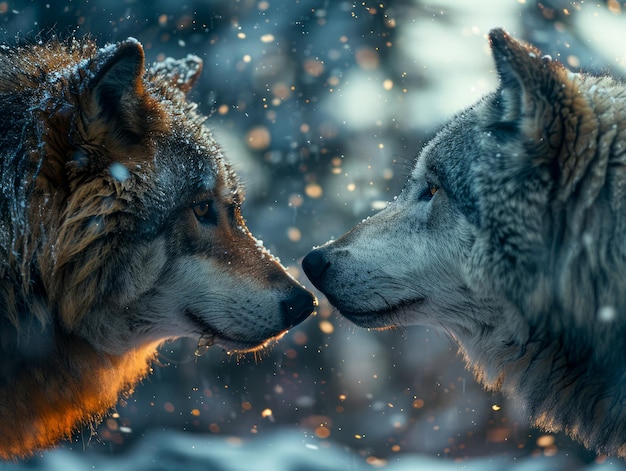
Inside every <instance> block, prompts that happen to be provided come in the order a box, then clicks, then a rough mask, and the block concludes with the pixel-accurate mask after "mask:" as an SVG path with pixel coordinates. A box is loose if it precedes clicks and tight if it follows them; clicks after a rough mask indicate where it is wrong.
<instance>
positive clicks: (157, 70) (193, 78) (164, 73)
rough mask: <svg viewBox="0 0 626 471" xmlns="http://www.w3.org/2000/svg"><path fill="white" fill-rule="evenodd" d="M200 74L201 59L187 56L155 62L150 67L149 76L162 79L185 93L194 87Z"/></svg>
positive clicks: (191, 55) (190, 55)
mask: <svg viewBox="0 0 626 471" xmlns="http://www.w3.org/2000/svg"><path fill="white" fill-rule="evenodd" d="M201 72H202V59H200V58H199V57H198V56H194V55H193V54H188V55H187V57H185V58H184V59H179V60H177V59H172V58H171V57H167V58H166V59H165V60H162V61H160V62H155V63H154V64H152V66H151V67H150V75H152V76H154V77H162V78H164V79H165V80H166V81H167V82H169V83H170V84H171V85H173V86H175V87H176V88H178V89H179V90H180V91H182V92H184V93H187V92H188V91H189V90H191V88H192V87H193V86H194V85H195V83H196V82H197V80H198V78H199V77H200V73H201Z"/></svg>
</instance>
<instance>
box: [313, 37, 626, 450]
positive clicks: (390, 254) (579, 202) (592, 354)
mask: <svg viewBox="0 0 626 471" xmlns="http://www.w3.org/2000/svg"><path fill="white" fill-rule="evenodd" d="M489 39H490V43H491V49H492V53H493V57H494V60H495V65H496V69H497V72H498V75H499V78H500V87H499V88H498V90H497V91H495V92H494V93H492V94H490V95H488V96H486V97H484V98H483V99H482V100H480V101H479V102H478V103H476V104H475V105H474V106H472V107H470V108H468V109H466V110H464V111H462V112H461V113H459V114H458V115H457V116H455V117H454V118H453V119H452V120H451V121H450V122H449V123H448V124H447V125H445V126H444V127H443V129H442V130H441V131H440V132H439V133H438V134H437V135H436V137H434V139H433V140H432V141H431V142H430V143H429V144H428V145H427V146H426V147H425V148H424V149H423V150H422V152H421V153H420V155H419V157H418V158H417V162H416V165H415V168H414V170H413V171H412V173H411V175H410V177H409V180H408V182H407V184H406V187H405V189H404V190H403V192H402V193H401V194H400V195H399V197H398V198H397V200H395V201H394V202H393V203H391V204H390V205H389V206H388V207H387V208H386V209H384V210H383V211H381V212H380V213H378V214H376V215H375V216H373V217H371V218H369V219H368V220H366V221H364V222H363V223H362V224H359V225H358V226H356V227H355V228H354V229H352V230H351V231H350V232H348V233H347V234H345V235H344V236H342V237H341V238H339V239H338V240H336V241H333V242H330V243H328V244H326V245H324V246H322V247H320V248H318V249H316V250H314V251H313V252H311V253H310V254H309V255H308V256H307V257H306V258H305V259H304V262H303V265H304V269H305V272H306V273H307V275H308V276H309V278H310V279H311V280H312V281H313V283H314V284H315V285H316V286H317V287H318V288H319V289H320V290H321V291H322V292H324V293H325V294H326V296H327V297H328V299H329V300H330V301H331V303H333V304H334V305H335V306H336V307H337V308H338V309H339V310H340V311H341V313H342V314H344V315H345V316H346V317H347V318H348V319H350V320H352V321H353V322H354V323H356V324H357V325H361V326H364V327H373V328H383V327H386V326H392V325H408V324H424V325H429V326H435V327H439V328H442V329H443V330H445V332H447V333H448V334H449V335H450V337H451V338H452V339H454V341H455V342H457V343H458V345H459V348H460V351H461V352H462V353H463V355H464V357H465V359H466V361H467V364H468V366H469V367H470V368H471V369H472V370H473V371H474V372H475V374H476V377H477V378H478V379H479V380H480V381H481V382H482V383H483V384H485V386H486V387H488V388H490V389H494V390H503V391H504V392H506V393H508V394H509V395H511V396H514V397H516V398H517V399H518V400H519V401H520V403H521V405H522V407H523V408H524V410H526V411H527V413H528V415H529V416H530V418H531V419H532V420H533V422H534V423H535V424H536V425H538V426H539V427H541V428H543V429H545V430H549V431H558V430H565V431H566V432H567V433H569V434H570V435H571V436H572V437H574V438H575V439H577V440H579V441H581V442H582V443H584V444H585V445H586V446H587V447H589V448H591V449H593V450H596V451H598V452H602V453H609V454H616V455H619V456H621V457H626V368H625V365H626V87H625V86H624V84H622V83H620V82H618V81H617V80H615V79H613V78H611V77H607V76H604V77H595V76H590V75H585V74H579V73H572V72H570V71H568V70H567V69H566V68H565V67H563V66H562V65H561V64H560V63H558V62H556V61H554V60H552V59H551V58H549V57H542V55H541V54H540V52H539V51H537V50H536V49H535V48H533V47H531V46H525V45H522V44H520V43H518V42H516V41H514V40H513V39H511V38H510V37H509V36H508V35H507V34H506V33H504V32H503V31H501V30H494V31H492V32H491V33H490V35H489Z"/></svg>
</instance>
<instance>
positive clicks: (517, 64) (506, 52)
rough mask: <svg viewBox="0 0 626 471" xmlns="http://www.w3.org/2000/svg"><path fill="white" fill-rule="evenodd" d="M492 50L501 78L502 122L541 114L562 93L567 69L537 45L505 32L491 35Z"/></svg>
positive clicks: (511, 121) (493, 32) (499, 31)
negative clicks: (524, 41) (562, 84)
mask: <svg viewBox="0 0 626 471" xmlns="http://www.w3.org/2000/svg"><path fill="white" fill-rule="evenodd" d="M489 42H490V44H491V51H492V54H493V58H494V61H495V64H496V70H497V72H498V77H499V78H500V84H501V88H500V93H501V98H502V103H501V109H500V112H501V116H500V117H499V118H500V120H501V121H502V122H509V123H513V122H516V121H518V120H520V119H521V118H532V117H534V116H537V117H538V115H539V114H540V113H541V108H543V107H545V106H546V105H549V104H550V103H551V102H552V101H553V100H554V99H555V98H558V96H556V94H560V91H559V88H560V84H561V83H562V82H563V81H564V80H565V76H564V73H565V69H564V67H563V66H562V65H561V64H560V63H559V62H557V61H553V60H552V59H551V58H550V57H549V56H543V57H542V56H541V52H540V51H539V50H538V49H536V48H535V47H533V46H530V45H523V44H521V43H519V42H518V41H515V40H514V39H512V38H511V37H510V36H509V35H508V34H507V33H506V32H505V31H504V30H502V29H494V30H492V31H491V32H490V33H489ZM553 94H554V95H555V96H552V95H553Z"/></svg>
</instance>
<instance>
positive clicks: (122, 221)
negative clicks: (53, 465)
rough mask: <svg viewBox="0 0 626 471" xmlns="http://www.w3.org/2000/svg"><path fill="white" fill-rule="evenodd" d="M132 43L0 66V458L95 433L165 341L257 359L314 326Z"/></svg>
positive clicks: (181, 108) (13, 51)
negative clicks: (93, 424) (301, 326)
mask: <svg viewBox="0 0 626 471" xmlns="http://www.w3.org/2000/svg"><path fill="white" fill-rule="evenodd" d="M200 66H201V62H200V61H199V60H195V59H194V58H193V57H189V58H188V59H187V60H186V61H168V62H166V63H163V64H159V65H158V66H157V67H154V68H153V69H151V70H150V71H148V72H146V71H145V70H144V53H143V49H142V46H141V45H140V44H139V43H138V42H137V41H136V40H133V39H128V40H126V41H124V42H121V43H118V44H114V45H109V46H106V47H104V48H101V49H99V48H98V47H97V46H96V45H95V44H94V43H92V42H90V41H88V40H84V41H72V42H67V43H58V42H55V43H44V44H39V45H30V46H26V47H13V48H7V47H5V48H3V50H2V51H0V127H1V128H2V138H1V139H2V140H1V149H0V153H1V159H0V186H1V191H2V197H1V199H0V303H1V306H2V309H3V311H2V313H0V353H1V355H2V358H1V360H0V437H2V438H1V439H0V457H1V458H4V459H7V458H14V457H20V456H23V455H26V454H29V453H31V452H32V451H33V450H36V449H41V448H45V447H49V446H51V445H53V444H54V443H55V442H57V441H58V440H60V439H63V438H65V437H67V436H68V435H69V434H71V432H72V431H73V430H75V428H76V427H77V425H79V424H81V423H84V422H86V421H93V420H97V419H98V418H100V417H101V416H102V415H103V414H104V413H105V412H106V411H107V409H109V408H110V407H111V406H113V405H114V404H115V402H116V401H117V399H118V396H119V395H120V394H127V393H130V392H131V390H132V388H133V386H134V385H135V384H136V382H137V381H138V380H140V379H141V378H142V377H143V376H144V375H146V374H147V373H148V372H149V370H150V363H151V361H152V360H153V358H154V357H155V353H156V349H157V348H158V346H159V344H161V343H162V342H163V341H164V340H166V339H173V338H176V337H181V336H191V337H196V338H198V339H199V342H200V343H201V344H203V345H209V344H213V343H214V344H217V345H220V346H221V347H223V348H224V349H226V350H229V351H247V350H254V349H258V348H262V347H263V346H265V345H266V344H267V343H268V342H269V341H270V340H271V339H274V338H276V337H277V336H279V335H281V334H282V333H284V332H285V331H286V329H289V328H290V327H292V326H294V325H296V324H298V323H299V322H301V321H303V320H304V319H305V318H306V317H307V316H308V315H309V314H311V312H312V311H313V309H314V306H315V304H316V300H315V298H314V296H313V295H312V294H311V293H309V292H308V291H306V290H305V289H303V288H302V287H301V286H300V285H299V284H298V283H297V282H296V281H295V280H294V279H292V278H291V277H290V276H289V275H288V274H287V273H286V272H285V270H284V269H283V267H282V266H281V265H280V264H279V262H278V261H277V260H275V259H274V258H273V257H272V256H271V255H270V254H269V253H268V252H267V251H266V250H265V249H264V248H263V246H262V245H261V244H260V243H259V242H258V241H256V240H255V238H254V237H253V236H252V235H251V234H250V232H249V231H248V229H247V228H246V225H245V222H244V220H243V218H242V215H241V212H240V207H241V204H242V201H243V192H242V189H241V187H240V185H239V183H238V181H237V178H236V176H235V175H234V174H233V172H232V171H231V169H230V168H229V166H228V164H227V163H226V162H225V161H224V158H223V156H222V153H221V151H220V148H219V147H218V145H217V144H216V143H215V141H214V139H213V137H212V136H211V134H210V133H209V131H208V130H207V129H206V128H205V127H204V126H203V124H202V123H203V118H202V117H201V116H200V115H199V114H198V113H197V112H196V111H195V108H196V106H195V105H194V104H193V103H189V102H187V101H186V97H185V92H186V91H187V90H189V88H190V87H191V85H192V84H193V83H194V82H195V80H196V79H197V77H198V74H199V72H200Z"/></svg>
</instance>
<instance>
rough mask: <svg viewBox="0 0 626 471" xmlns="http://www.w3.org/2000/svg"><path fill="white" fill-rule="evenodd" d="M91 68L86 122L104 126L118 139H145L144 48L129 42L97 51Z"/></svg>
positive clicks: (133, 41)
mask: <svg viewBox="0 0 626 471" xmlns="http://www.w3.org/2000/svg"><path fill="white" fill-rule="evenodd" d="M91 68H92V71H93V72H92V73H93V74H94V75H93V78H91V79H90V80H89V81H88V84H87V90H86V92H87V97H88V98H87V100H88V101H87V103H85V104H84V106H83V110H84V111H83V112H84V114H85V115H86V117H87V122H88V123H90V124H91V125H95V124H101V125H102V126H103V127H105V128H106V129H108V130H111V131H113V132H114V133H116V134H117V135H118V136H127V137H131V138H134V139H135V140H136V138H137V137H139V136H142V135H143V134H144V133H145V132H146V126H145V124H146V119H147V116H148V110H147V108H148V107H149V104H148V100H147V99H146V94H145V91H144V87H143V74H144V52H143V47H142V46H141V44H140V43H139V42H138V41H137V40H135V39H132V38H129V39H127V40H126V41H123V42H121V43H119V44H112V45H109V46H106V47H104V48H102V49H100V50H99V51H98V53H97V55H96V57H95V58H94V59H93V62H92V65H91ZM95 131H96V132H98V131H97V129H96V130H95ZM89 134H92V133H89Z"/></svg>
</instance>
